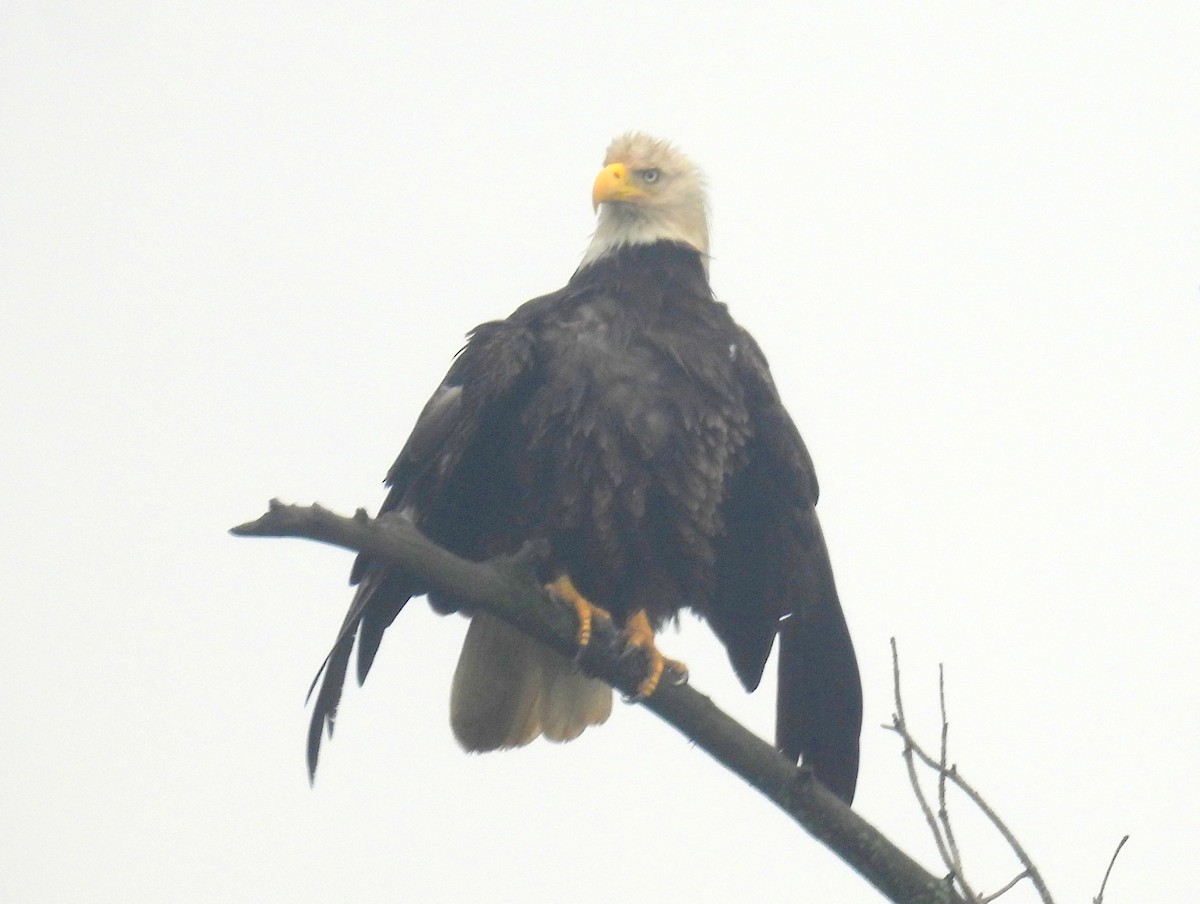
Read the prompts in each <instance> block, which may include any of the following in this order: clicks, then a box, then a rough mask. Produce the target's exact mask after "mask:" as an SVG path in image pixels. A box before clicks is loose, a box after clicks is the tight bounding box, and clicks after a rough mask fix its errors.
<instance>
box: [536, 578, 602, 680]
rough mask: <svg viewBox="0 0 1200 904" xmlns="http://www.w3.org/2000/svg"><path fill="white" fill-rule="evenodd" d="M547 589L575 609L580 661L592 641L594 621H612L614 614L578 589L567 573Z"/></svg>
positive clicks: (577, 654)
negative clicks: (600, 619) (577, 622)
mask: <svg viewBox="0 0 1200 904" xmlns="http://www.w3.org/2000/svg"><path fill="white" fill-rule="evenodd" d="M546 590H547V592H548V593H550V594H551V595H552V596H556V597H558V598H559V599H560V600H562V601H563V602H564V603H566V604H567V605H568V606H570V607H571V608H572V609H574V610H575V616H576V618H578V619H579V631H578V632H577V633H576V635H575V643H576V644H577V645H578V646H579V652H578V653H576V654H575V659H576V660H577V661H578V659H579V657H580V656H582V655H583V651H584V650H586V649H587V645H588V644H589V643H591V642H592V622H593V621H594V620H595V619H597V618H607V619H608V620H609V621H612V616H611V615H610V614H609V613H608V612H607V611H606V610H604V609H601V608H600V607H599V606H597V605H595V604H594V603H592V602H591V601H590V600H589V599H588V598H587V597H585V596H584V595H583V594H582V593H580V592H579V591H578V590H576V589H575V585H574V584H573V583H571V579H570V578H569V577H568V576H567V575H565V574H564V575H562V576H561V577H558V578H555V579H554V580H553V581H551V582H550V583H549V584H547V585H546Z"/></svg>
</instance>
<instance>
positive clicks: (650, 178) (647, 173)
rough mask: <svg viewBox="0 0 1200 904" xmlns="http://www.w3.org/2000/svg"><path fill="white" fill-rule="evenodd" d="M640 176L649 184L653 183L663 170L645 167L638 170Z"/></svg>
mask: <svg viewBox="0 0 1200 904" xmlns="http://www.w3.org/2000/svg"><path fill="white" fill-rule="evenodd" d="M637 174H638V177H639V178H640V179H641V180H642V181H643V182H645V183H646V184H647V185H653V184H654V183H655V182H657V181H658V180H659V178H660V177H661V176H662V170H659V169H644V170H638V171H637Z"/></svg>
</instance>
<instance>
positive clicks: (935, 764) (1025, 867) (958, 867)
mask: <svg viewBox="0 0 1200 904" xmlns="http://www.w3.org/2000/svg"><path fill="white" fill-rule="evenodd" d="M892 684H893V689H894V692H895V700H896V713H895V715H893V716H892V724H891V725H884V726H883V727H884V728H886V729H888V730H889V731H894V732H896V734H898V735H899V736H900V738H901V740H903V742H904V751H903V756H904V760H905V762H906V763H907V765H908V774H909V780H910V781H911V783H912V786H913V792H914V793H915V794H916V797H917V800H918V801H919V802H920V804H921V809H922V810H923V811H924V812H925V821H926V823H928V825H929V828H930V831H931V832H932V833H933V837H934V840H935V842H936V843H937V847H938V853H939V854H941V857H942V860H943V862H944V863H945V864H946V867H947V868H948V869H949V870H950V877H949V878H950V881H951V882H953V883H955V884H956V885H958V887H959V888H961V889H962V890H963V894H964V895H966V896H967V899H968V900H971V901H982V902H987V901H993V900H995V899H996V898H998V897H1000V895H1002V894H1004V893H1005V892H1006V891H1008V890H1009V889H1010V888H1012V887H1013V886H1014V885H1016V884H1017V883H1018V882H1019V881H1021V880H1022V879H1028V880H1029V881H1030V882H1031V883H1033V886H1034V888H1035V889H1036V890H1037V893H1038V896H1039V897H1040V898H1041V900H1042V902H1043V904H1054V901H1053V899H1052V898H1051V897H1050V891H1049V889H1047V888H1046V883H1045V882H1044V881H1043V880H1042V874H1041V873H1040V872H1039V871H1038V868H1037V867H1036V866H1034V864H1033V860H1032V859H1031V858H1030V856H1029V855H1028V854H1027V853H1026V852H1025V848H1024V847H1022V846H1021V843H1020V842H1019V841H1017V837H1016V836H1015V835H1014V834H1013V833H1012V830H1011V829H1009V827H1008V826H1007V825H1006V824H1005V823H1004V821H1003V820H1002V819H1001V818H1000V816H999V815H998V814H997V813H996V811H995V810H993V809H992V808H991V806H990V805H989V804H988V802H987V801H985V800H984V799H983V796H982V795H981V794H980V793H979V792H978V791H976V790H975V788H974V787H973V786H972V785H971V784H970V783H969V782H968V781H967V780H966V779H964V778H963V777H962V776H961V775H959V772H958V768H957V767H955V766H953V765H950V764H949V763H948V762H947V752H946V751H947V744H946V740H947V737H948V735H949V731H950V725H949V721H948V719H947V716H946V686H945V676H944V674H943V672H942V670H941V669H940V668H939V670H938V698H939V701H940V703H941V710H942V736H941V737H942V741H941V755H940V758H939V759H936V760H935V759H934V758H933V757H932V756H931V755H930V754H929V753H927V752H926V751H925V749H924V748H923V747H921V745H920V744H918V743H917V741H916V740H915V739H914V738H913V736H912V734H911V733H910V732H909V730H908V722H907V720H906V719H905V716H904V705H903V702H902V695H901V693H900V655H899V653H898V652H897V648H896V638H894V637H893V638H892ZM914 757H915V758H916V759H918V760H920V761H921V763H922V764H923V765H924V766H926V767H927V768H929V769H932V770H933V771H934V772H936V773H937V776H938V797H939V805H940V812H939V815H940V817H941V825H940V826H939V824H938V822H936V821H935V820H934V818H933V814H932V812H931V811H930V808H929V804H928V802H927V801H926V799H925V794H924V792H923V791H922V789H921V783H920V782H919V781H918V778H917V770H916V764H915V761H914ZM947 781H949V782H950V783H951V784H953V785H954V786H955V787H956V788H958V789H959V790H960V791H962V793H963V794H965V795H966V796H967V798H968V799H970V801H971V803H973V804H975V806H976V808H977V809H978V810H979V811H980V812H981V813H982V814H983V815H984V816H985V817H987V819H988V821H989V822H991V824H992V826H993V827H994V828H995V829H996V831H997V832H999V833H1000V835H1001V837H1002V838H1003V839H1004V840H1005V842H1006V843H1007V844H1008V846H1009V848H1010V849H1011V850H1012V852H1013V854H1014V855H1015V856H1016V858H1017V860H1019V861H1020V863H1021V872H1020V873H1019V874H1017V876H1016V877H1015V878H1014V879H1012V880H1011V881H1010V882H1008V883H1007V884H1006V885H1005V886H1004V887H1003V888H1001V889H1000V890H999V891H998V892H996V893H994V894H992V895H987V896H980V895H978V894H977V893H976V892H975V891H974V890H973V889H971V887H970V886H969V885H968V884H967V881H966V878H965V877H964V876H963V872H962V859H961V857H960V856H959V853H958V848H957V845H956V844H955V843H954V836H953V832H952V830H951V828H950V816H949V811H948V810H947V809H946V798H945V794H946V792H945V783H946V782H947ZM943 829H944V831H943ZM947 839H948V841H947ZM1118 850H1120V848H1118Z"/></svg>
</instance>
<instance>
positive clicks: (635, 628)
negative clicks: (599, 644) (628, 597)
mask: <svg viewBox="0 0 1200 904" xmlns="http://www.w3.org/2000/svg"><path fill="white" fill-rule="evenodd" d="M621 633H622V634H623V635H624V637H625V646H626V649H627V650H632V649H637V650H640V651H641V652H642V653H643V654H644V655H645V656H646V658H647V660H648V661H649V663H648V671H647V673H646V677H645V678H643V679H642V682H641V684H639V685H638V689H637V694H635V695H634V696H633V697H632V698H631V700H630V702H636V701H638V700H645V699H646V698H647V697H649V696H650V695H651V694H653V693H654V692H655V691H656V690H658V685H659V684H660V683H661V682H662V679H663V678H664V677H665V678H666V679H667V681H668V682H669V683H671V684H685V683H686V682H687V678H688V670H687V666H686V665H684V664H683V663H682V662H679V661H678V660H676V659H668V658H667V657H665V656H663V654H662V653H660V652H659V650H658V647H656V646H655V645H654V629H653V628H652V627H650V619H649V618H647V617H646V610H645V609H639V610H638V611H637V612H635V613H633V615H631V616H629V618H627V619H626V620H625V628H624V630H622V632H621Z"/></svg>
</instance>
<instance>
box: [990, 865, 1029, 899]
mask: <svg viewBox="0 0 1200 904" xmlns="http://www.w3.org/2000/svg"><path fill="white" fill-rule="evenodd" d="M1027 878H1029V873H1027V872H1025V870H1021V872H1019V873H1017V874H1016V875H1015V876H1013V877H1012V878H1011V879H1009V880H1008V881H1007V882H1006V883H1005V884H1004V887H1003V888H1001V889H1000V890H999V891H994V892H992V893H991V894H990V895H988V896H986V897H983V898H980V899H979V901H980V904H988V902H989V901H995V900H996V899H997V898H998V897H1000V896H1001V895H1002V894H1004V893H1005V892H1006V891H1008V890H1009V889H1010V888H1012V887H1013V886H1015V885H1016V884H1017V883H1018V882H1020V881H1021V880H1022V879H1027Z"/></svg>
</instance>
